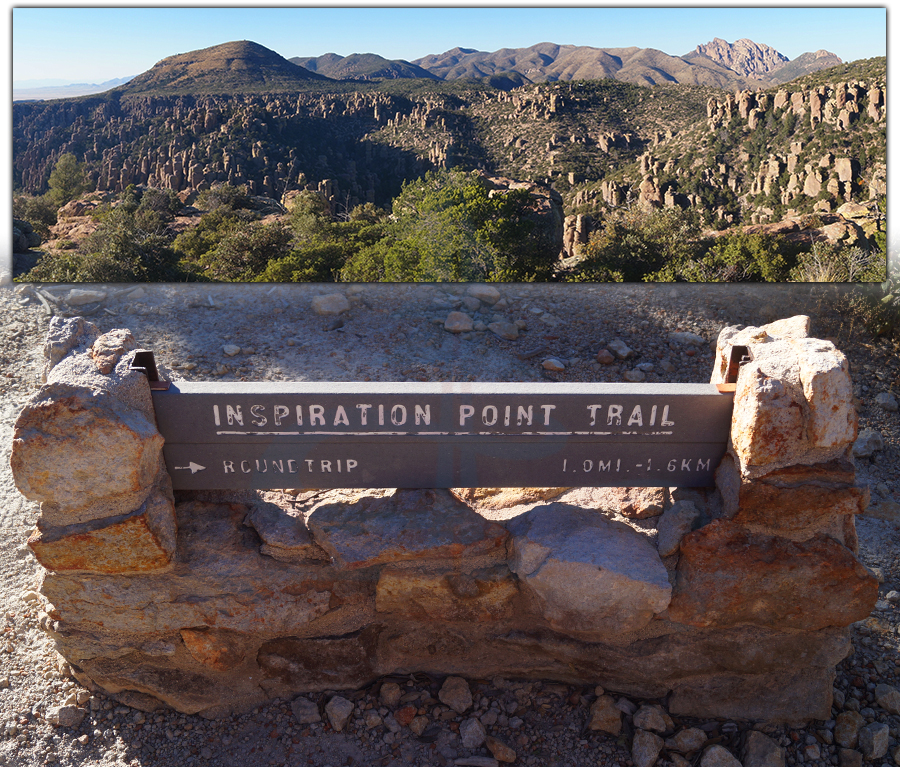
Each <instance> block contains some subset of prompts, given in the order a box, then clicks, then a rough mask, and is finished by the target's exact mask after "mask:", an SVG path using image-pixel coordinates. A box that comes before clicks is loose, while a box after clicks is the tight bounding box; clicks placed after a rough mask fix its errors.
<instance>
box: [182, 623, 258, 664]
mask: <svg viewBox="0 0 900 767" xmlns="http://www.w3.org/2000/svg"><path fill="white" fill-rule="evenodd" d="M180 633H181V639H182V641H183V642H184V646H185V647H187V649H188V652H190V654H191V657H193V659H194V660H196V661H197V662H198V663H202V664H203V665H204V666H209V667H210V668H213V669H215V670H216V671H228V670H229V669H232V668H234V667H235V666H239V665H240V664H241V662H242V661H243V660H244V654H245V641H244V640H243V639H242V638H241V636H240V635H239V634H235V633H234V632H232V631H222V630H219V629H207V628H200V629H182V630H181V632H180Z"/></svg>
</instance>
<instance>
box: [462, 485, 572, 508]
mask: <svg viewBox="0 0 900 767" xmlns="http://www.w3.org/2000/svg"><path fill="white" fill-rule="evenodd" d="M566 489H567V488H565V487H451V488H450V493H451V494H452V495H453V496H455V497H456V498H459V500H461V501H462V502H463V503H466V504H468V505H469V506H471V507H472V508H474V509H508V508H511V507H513V506H520V505H523V504H526V503H537V502H539V501H547V500H549V499H550V498H555V497H556V496H558V495H559V494H560V493H563V492H565V491H566Z"/></svg>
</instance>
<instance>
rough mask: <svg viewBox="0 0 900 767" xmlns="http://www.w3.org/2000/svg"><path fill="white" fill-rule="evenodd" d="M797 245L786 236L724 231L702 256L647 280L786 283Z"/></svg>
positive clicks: (672, 266) (668, 268) (666, 269)
mask: <svg viewBox="0 0 900 767" xmlns="http://www.w3.org/2000/svg"><path fill="white" fill-rule="evenodd" d="M795 262H796V248H795V247H793V246H792V245H791V244H790V243H788V242H787V240H785V239H784V238H783V237H780V236H776V235H771V234H764V233H756V234H749V233H747V232H742V231H739V232H734V233H731V234H725V235H722V236H721V237H719V238H718V239H716V240H715V243H714V244H713V245H712V246H711V247H710V248H709V249H708V250H707V251H706V252H705V253H703V254H702V255H699V256H697V257H694V258H691V259H687V260H685V261H682V262H681V263H677V264H672V265H669V266H667V267H666V268H664V269H662V270H660V271H659V272H656V273H654V274H651V275H649V276H648V277H647V279H648V280H655V281H661V282H662V281H671V280H676V281H684V282H784V281H786V280H787V279H788V276H789V274H790V269H791V267H792V266H793V265H794V263H795Z"/></svg>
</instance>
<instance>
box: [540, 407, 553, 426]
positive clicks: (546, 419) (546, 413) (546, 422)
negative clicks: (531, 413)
mask: <svg viewBox="0 0 900 767" xmlns="http://www.w3.org/2000/svg"><path fill="white" fill-rule="evenodd" d="M541 410H543V411H544V426H549V425H550V411H551V410H556V405H541Z"/></svg>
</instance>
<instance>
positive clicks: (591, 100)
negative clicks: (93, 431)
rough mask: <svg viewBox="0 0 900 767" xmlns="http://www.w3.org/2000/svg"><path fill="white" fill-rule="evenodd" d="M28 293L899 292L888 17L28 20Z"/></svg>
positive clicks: (177, 15)
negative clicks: (659, 286) (890, 212)
mask: <svg viewBox="0 0 900 767" xmlns="http://www.w3.org/2000/svg"><path fill="white" fill-rule="evenodd" d="M12 19H13V39H12V49H13V55H12V62H13V100H14V103H13V109H12V139H13V169H12V185H13V218H14V221H13V246H14V247H13V250H14V263H13V277H14V279H15V280H16V281H20V282H58V283H73V282H90V283H111V282H129V283H131V282H167V283H175V282H214V283H221V282H275V283H283V282H304V283H317V282H357V283H358V282H466V283H469V282H487V281H491V282H512V283H519V282H544V283H549V282H630V283H640V282H676V281H679V282H683V281H688V282H710V283H717V282H738V281H747V282H881V281H883V280H885V279H886V264H887V245H886V242H887V235H886V228H887V226H886V190H887V166H886V154H887V150H886V144H887V141H886V114H887V98H886V77H887V75H886V57H885V56H886V38H887V12H886V9H884V8H809V7H798V8H672V7H664V8H559V9H557V8H554V9H551V8H163V7H155V8H71V7H70V8H14V9H13V11H12Z"/></svg>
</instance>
